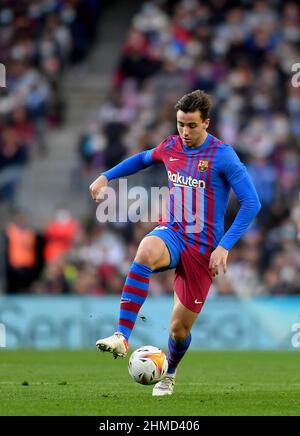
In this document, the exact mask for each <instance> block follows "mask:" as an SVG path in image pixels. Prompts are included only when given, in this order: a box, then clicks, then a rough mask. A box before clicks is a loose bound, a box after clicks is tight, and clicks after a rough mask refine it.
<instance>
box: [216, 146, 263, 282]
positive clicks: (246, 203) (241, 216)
mask: <svg viewBox="0 0 300 436" xmlns="http://www.w3.org/2000/svg"><path fill="white" fill-rule="evenodd" d="M224 162H225V164H224V171H223V175H224V176H225V178H226V179H227V181H228V182H229V184H230V186H231V188H232V189H233V191H234V192H235V194H236V196H237V198H238V200H239V202H240V205H241V207H240V209H239V211H238V213H237V215H236V217H235V219H234V221H233V223H232V225H231V226H230V228H229V229H228V230H227V232H226V233H225V235H224V236H223V238H222V239H221V241H220V242H219V245H218V247H217V248H216V249H215V250H214V251H213V253H212V254H211V258H210V268H211V269H212V270H213V274H214V275H217V274H218V272H219V267H220V266H221V267H223V270H224V272H226V270H227V257H228V252H229V250H230V249H231V248H232V247H233V246H234V244H235V243H236V242H237V241H238V240H239V239H240V238H241V236H243V235H244V233H245V232H246V230H247V228H248V227H249V225H250V224H251V222H252V220H253V219H254V218H255V216H256V215H257V213H258V212H259V210H260V208H261V204H260V201H259V198H258V195H257V192H256V190H255V188H254V185H253V183H252V181H251V179H250V176H249V174H248V172H247V170H246V168H245V166H244V165H243V164H242V163H241V161H240V160H239V158H238V156H237V155H236V153H235V152H234V150H233V149H232V148H231V147H230V149H229V151H228V152H227V159H226V160H224Z"/></svg>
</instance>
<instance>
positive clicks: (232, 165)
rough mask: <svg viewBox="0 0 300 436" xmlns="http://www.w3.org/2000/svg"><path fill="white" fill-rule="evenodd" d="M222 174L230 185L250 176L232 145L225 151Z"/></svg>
mask: <svg viewBox="0 0 300 436" xmlns="http://www.w3.org/2000/svg"><path fill="white" fill-rule="evenodd" d="M221 173H222V175H223V176H224V177H225V179H226V180H227V181H228V183H229V184H230V185H231V184H232V183H233V182H234V183H238V182H239V181H240V180H242V179H243V178H244V177H245V176H247V175H248V173H247V170H246V167H245V165H244V164H243V163H242V162H241V161H240V159H239V157H238V155H237V154H236V152H235V151H234V149H233V148H232V147H231V146H230V145H228V146H227V147H226V148H225V149H224V153H223V156H222V168H221Z"/></svg>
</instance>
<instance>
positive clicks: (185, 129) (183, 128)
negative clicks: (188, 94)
mask: <svg viewBox="0 0 300 436" xmlns="http://www.w3.org/2000/svg"><path fill="white" fill-rule="evenodd" d="M208 126H209V118H207V119H206V120H205V121H203V120H202V118H201V115H200V112H199V111H196V112H187V113H185V112H183V111H181V110H179V111H177V130H178V133H179V135H180V138H181V139H182V142H183V143H184V144H185V145H186V146H187V147H199V146H200V145H201V144H202V143H203V142H204V140H205V138H206V129H207V128H208Z"/></svg>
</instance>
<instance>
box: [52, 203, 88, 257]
mask: <svg viewBox="0 0 300 436" xmlns="http://www.w3.org/2000/svg"><path fill="white" fill-rule="evenodd" d="M79 233H80V224H79V222H78V221H77V220H75V219H74V218H73V217H72V216H71V214H70V213H69V211H68V210H65V209H60V210H58V211H57V212H56V214H55V217H54V218H53V220H51V221H50V222H49V223H48V225H47V227H46V229H45V233H44V237H45V260H46V262H47V263H52V262H53V261H56V260H57V259H59V258H60V257H62V256H63V255H64V254H65V253H67V252H68V251H69V250H70V249H71V248H72V246H73V244H74V242H75V240H76V238H78V237H79V236H80V235H79Z"/></svg>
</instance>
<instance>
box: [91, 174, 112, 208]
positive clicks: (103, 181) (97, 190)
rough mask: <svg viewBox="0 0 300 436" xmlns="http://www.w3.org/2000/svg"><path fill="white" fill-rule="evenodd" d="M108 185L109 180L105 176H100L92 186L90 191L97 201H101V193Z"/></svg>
mask: <svg viewBox="0 0 300 436" xmlns="http://www.w3.org/2000/svg"><path fill="white" fill-rule="evenodd" d="M107 185H108V180H107V178H106V177H105V176H100V177H98V179H96V180H95V181H94V182H93V183H92V184H91V186H90V193H91V196H92V198H93V200H95V202H96V203H99V202H100V199H101V198H100V197H101V196H100V194H101V192H102V190H103V189H105V188H106V187H107Z"/></svg>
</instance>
